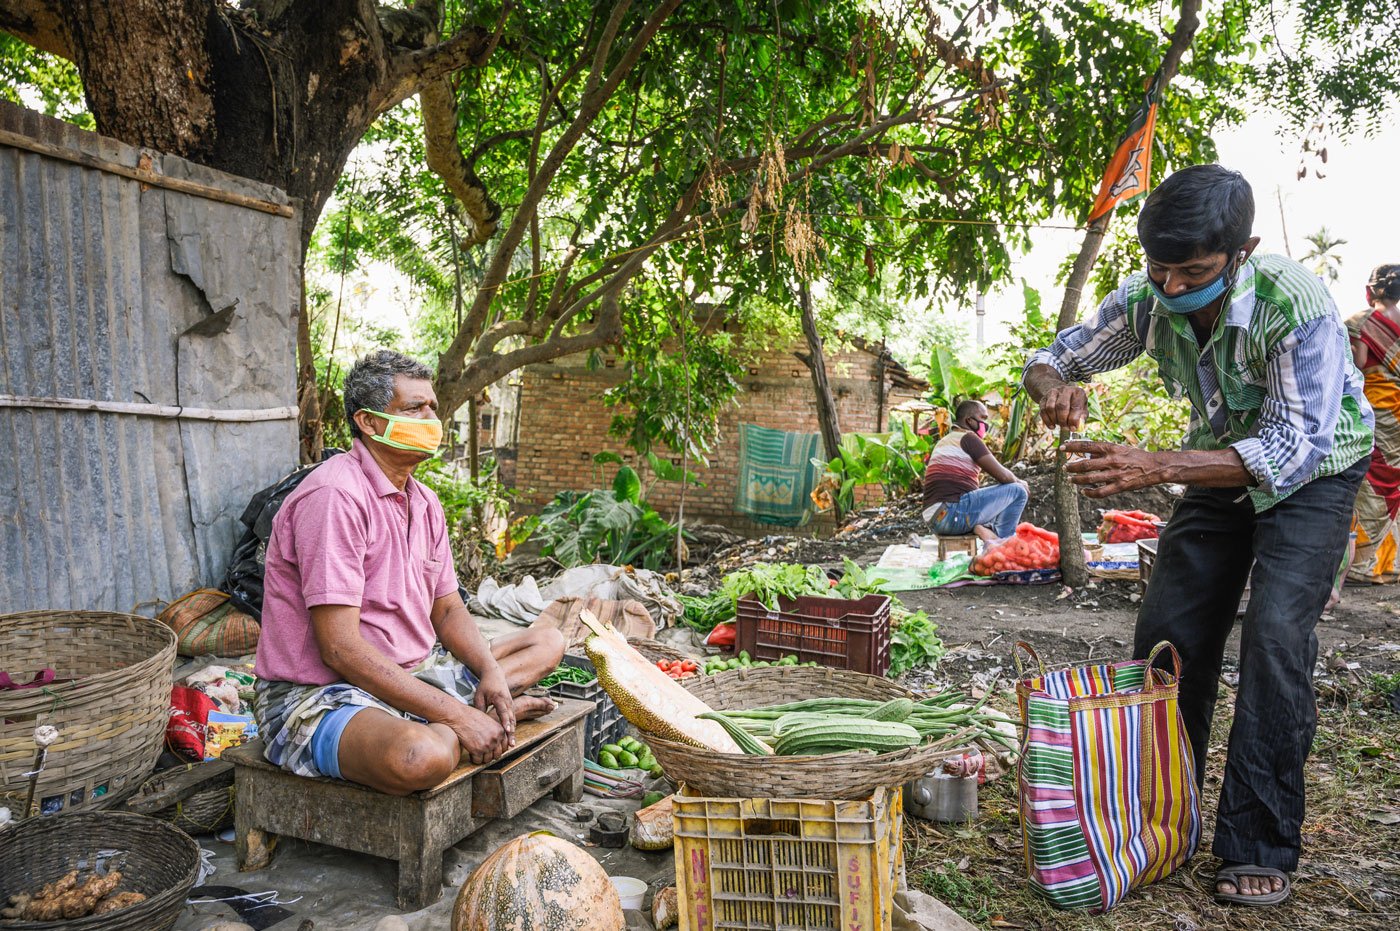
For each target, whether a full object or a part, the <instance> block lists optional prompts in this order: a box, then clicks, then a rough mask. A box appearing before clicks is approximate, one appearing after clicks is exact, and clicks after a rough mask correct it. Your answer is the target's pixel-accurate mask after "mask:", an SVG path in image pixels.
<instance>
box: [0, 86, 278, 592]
mask: <svg viewBox="0 0 1400 931" xmlns="http://www.w3.org/2000/svg"><path fill="white" fill-rule="evenodd" d="M297 225H298V221H297V217H296V215H295V211H294V210H293V209H292V207H291V206H290V205H289V202H288V200H287V198H286V196H285V195H284V194H282V193H281V192H280V191H278V190H276V189H274V188H271V187H268V186H266V185H262V184H257V183H255V182H252V181H248V180H246V179H242V178H236V177H233V176H231V175H226V174H222V173H220V172H216V171H212V170H209V169H207V168H203V167H201V166H198V165H194V164H191V163H189V162H186V161H184V160H182V159H178V158H174V157H171V156H163V155H160V154H157V153H151V152H146V151H142V150H139V149H136V148H133V147H131V146H127V145H123V144H121V143H118V142H115V141H113V140H111V139H107V138H104V137H101V136H97V135H94V134H92V133H87V132H83V131H81V130H78V129H76V128H74V127H72V126H70V125H68V124H66V123H62V122H59V121H57V120H51V119H47V118H45V117H42V116H39V115H37V114H35V113H32V112H30V111H28V110H24V109H21V108H18V107H13V106H10V105H8V104H5V103H3V102H0V612H9V611H22V610H30V609H43V608H54V609H106V610H120V611H127V610H131V609H132V608H133V606H135V605H137V604H138V603H141V602H148V601H151V600H154V599H170V598H173V597H175V596H177V595H180V594H182V593H184V592H186V591H188V590H190V589H192V588H197V587H199V586H201V585H217V583H218V581H219V579H220V578H221V576H222V574H223V571H224V568H225V566H226V564H227V562H228V558H229V554H230V551H231V549H232V546H233V542H234V540H235V539H236V538H237V534H238V532H239V530H240V529H241V527H240V525H239V524H238V516H239V514H240V513H241V512H242V509H243V507H244V505H245V504H246V503H247V501H248V498H249V497H250V496H251V495H252V494H253V492H255V491H257V490H258V489H259V488H262V487H264V486H266V485H269V484H271V483H272V482H274V481H276V480H277V479H278V478H279V477H280V476H282V475H283V474H285V473H286V472H287V471H288V470H289V469H291V468H292V467H293V466H294V465H295V463H296V455H297V446H296V412H295V409H294V408H293V407H292V406H291V405H293V404H294V403H295V394H296V374H295V361H294V348H293V346H294V339H293V337H294V334H295V314H296V312H297V303H298V296H299V290H298V289H299V288H300V281H299V280H298V277H297V263H298V258H299V240H298V235H297Z"/></svg>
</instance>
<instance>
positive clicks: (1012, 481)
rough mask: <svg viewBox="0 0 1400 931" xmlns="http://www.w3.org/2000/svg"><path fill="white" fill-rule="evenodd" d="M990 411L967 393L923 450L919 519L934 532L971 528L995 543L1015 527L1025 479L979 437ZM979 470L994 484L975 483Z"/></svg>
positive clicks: (1023, 498)
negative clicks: (948, 423) (948, 425)
mask: <svg viewBox="0 0 1400 931" xmlns="http://www.w3.org/2000/svg"><path fill="white" fill-rule="evenodd" d="M989 417H990V415H989V414H988V412H987V405H985V404H983V403H982V402H981V401H978V400H977V399H976V398H969V399H968V400H966V401H963V402H962V403H961V404H959V405H958V407H957V410H956V411H954V412H953V426H952V429H950V430H949V431H948V435H947V436H945V437H943V439H941V440H939V441H938V443H937V444H936V445H935V446H934V447H933V449H932V450H931V451H930V452H929V454H928V467H927V468H926V469H925V470H924V520H926V521H928V522H929V524H930V525H931V527H932V529H933V532H934V533H937V534H951V535H960V534H968V533H975V534H977V536H979V537H980V538H982V539H983V540H985V541H987V542H988V543H995V542H997V541H998V540H1004V539H1006V538H1007V537H1009V536H1011V535H1012V534H1013V533H1015V532H1016V525H1017V524H1018V523H1020V521H1021V512H1022V511H1024V510H1025V509H1026V501H1027V499H1028V498H1029V494H1028V492H1027V486H1026V483H1025V482H1023V481H1021V480H1020V479H1018V478H1017V477H1016V476H1015V475H1012V474H1011V470H1010V469H1008V468H1007V467H1006V466H1004V465H1002V464H1001V463H1000V462H997V458H996V456H993V455H992V451H991V450H989V449H988V448H987V444H986V443H984V442H982V438H983V437H984V436H986V435H987V422H988V419H989ZM978 470H981V471H983V472H986V473H987V474H988V475H990V476H991V477H992V478H994V479H996V480H997V482H998V484H996V485H991V486H988V487H986V488H979V487H978V474H977V473H978Z"/></svg>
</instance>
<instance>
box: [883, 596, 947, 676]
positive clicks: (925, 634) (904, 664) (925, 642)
mask: <svg viewBox="0 0 1400 931" xmlns="http://www.w3.org/2000/svg"><path fill="white" fill-rule="evenodd" d="M946 652H947V650H946V649H945V648H944V646H943V641H942V640H941V639H939V637H938V625H936V624H934V623H933V621H931V620H929V616H928V615H927V614H925V613H924V612H923V611H916V612H914V613H913V614H910V615H907V616H906V617H905V618H904V619H903V620H902V621H900V622H899V626H898V627H896V628H895V629H894V630H893V631H892V632H891V633H890V671H889V676H890V678H891V679H893V678H895V677H896V676H902V675H904V673H906V672H908V671H909V670H911V669H913V668H914V667H915V666H937V665H938V661H939V660H940V659H942V658H943V654H944V653H946Z"/></svg>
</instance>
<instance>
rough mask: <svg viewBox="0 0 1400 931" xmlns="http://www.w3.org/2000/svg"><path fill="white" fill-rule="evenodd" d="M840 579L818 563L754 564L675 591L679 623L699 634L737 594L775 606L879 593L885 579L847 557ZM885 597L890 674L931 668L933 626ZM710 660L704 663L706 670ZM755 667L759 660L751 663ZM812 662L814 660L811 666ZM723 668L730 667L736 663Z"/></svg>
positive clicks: (935, 657)
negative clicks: (691, 590)
mask: <svg viewBox="0 0 1400 931" xmlns="http://www.w3.org/2000/svg"><path fill="white" fill-rule="evenodd" d="M844 564H845V566H844V571H843V572H842V575H841V578H839V579H836V580H832V579H829V578H827V575H826V573H825V572H823V571H822V569H821V568H820V567H819V566H804V565H801V564H798V563H762V562H761V563H755V564H754V565H752V566H749V567H748V568H746V569H740V570H739V571H737V572H731V573H730V574H729V575H727V576H725V577H724V580H723V582H721V583H720V589H719V591H717V592H715V593H714V594H712V595H700V596H696V595H681V596H679V598H680V602H681V604H682V605H683V606H684V608H685V614H684V615H683V616H682V617H681V623H683V624H685V625H686V626H687V627H689V628H691V629H692V630H695V631H697V632H698V633H701V634H708V633H709V632H710V631H712V630H714V629H715V627H716V626H718V625H719V624H723V623H725V622H726V621H730V620H733V618H734V615H735V612H736V610H737V605H738V602H739V599H740V598H743V597H745V596H746V595H753V596H754V597H755V598H757V599H758V600H759V601H761V602H762V603H763V604H764V606H765V607H768V608H777V606H778V599H779V598H796V597H798V596H799V595H819V596H821V597H825V598H850V599H856V598H864V597H865V596H866V595H870V594H888V593H886V592H881V586H882V585H883V584H884V582H885V580H884V579H882V578H880V577H879V573H878V570H872V571H870V572H867V571H866V570H864V569H862V568H861V567H860V566H857V565H856V564H855V563H854V562H852V561H851V560H849V559H846V560H844ZM890 598H891V602H892V604H891V606H890V607H891V615H892V620H891V626H892V630H891V633H890V669H889V673H888V674H889V676H890V678H895V677H898V676H902V675H904V673H906V672H908V671H909V670H910V669H913V668H915V667H916V666H930V667H932V666H937V665H938V661H939V660H940V659H942V658H943V654H944V652H946V651H945V649H944V646H943V641H942V640H941V639H940V638H939V636H938V632H937V631H938V627H937V625H936V624H934V623H933V621H932V620H931V619H930V618H929V616H928V615H927V614H925V613H924V612H923V611H915V612H914V613H912V614H911V613H909V612H908V611H906V610H905V609H904V606H903V605H902V604H900V602H899V599H898V598H895V597H894V596H893V595H891V596H890ZM710 665H711V664H710V663H707V664H706V666H707V668H706V672H710V671H711V670H710V669H709V668H708V667H709V666H710ZM753 665H761V664H757V663H756V664H753ZM813 665H815V664H813ZM725 668H729V669H735V668H738V667H736V666H726V667H725Z"/></svg>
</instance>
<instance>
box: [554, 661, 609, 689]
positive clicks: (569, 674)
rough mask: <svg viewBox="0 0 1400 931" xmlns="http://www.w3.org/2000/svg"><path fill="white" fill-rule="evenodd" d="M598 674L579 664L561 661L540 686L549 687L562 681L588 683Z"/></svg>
mask: <svg viewBox="0 0 1400 931" xmlns="http://www.w3.org/2000/svg"><path fill="white" fill-rule="evenodd" d="M597 678H598V675H597V673H595V672H592V671H590V670H588V669H580V668H579V667H578V666H569V665H567V664H564V663H560V664H559V666H558V667H557V668H556V669H555V670H554V671H553V672H551V673H550V674H549V675H547V676H545V677H544V678H543V679H541V680H540V681H539V686H540V688H546V689H547V688H549V687H550V686H551V685H558V684H559V683H560V682H573V683H576V684H578V685H587V684H588V683H590V682H593V681H595V680H597Z"/></svg>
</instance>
